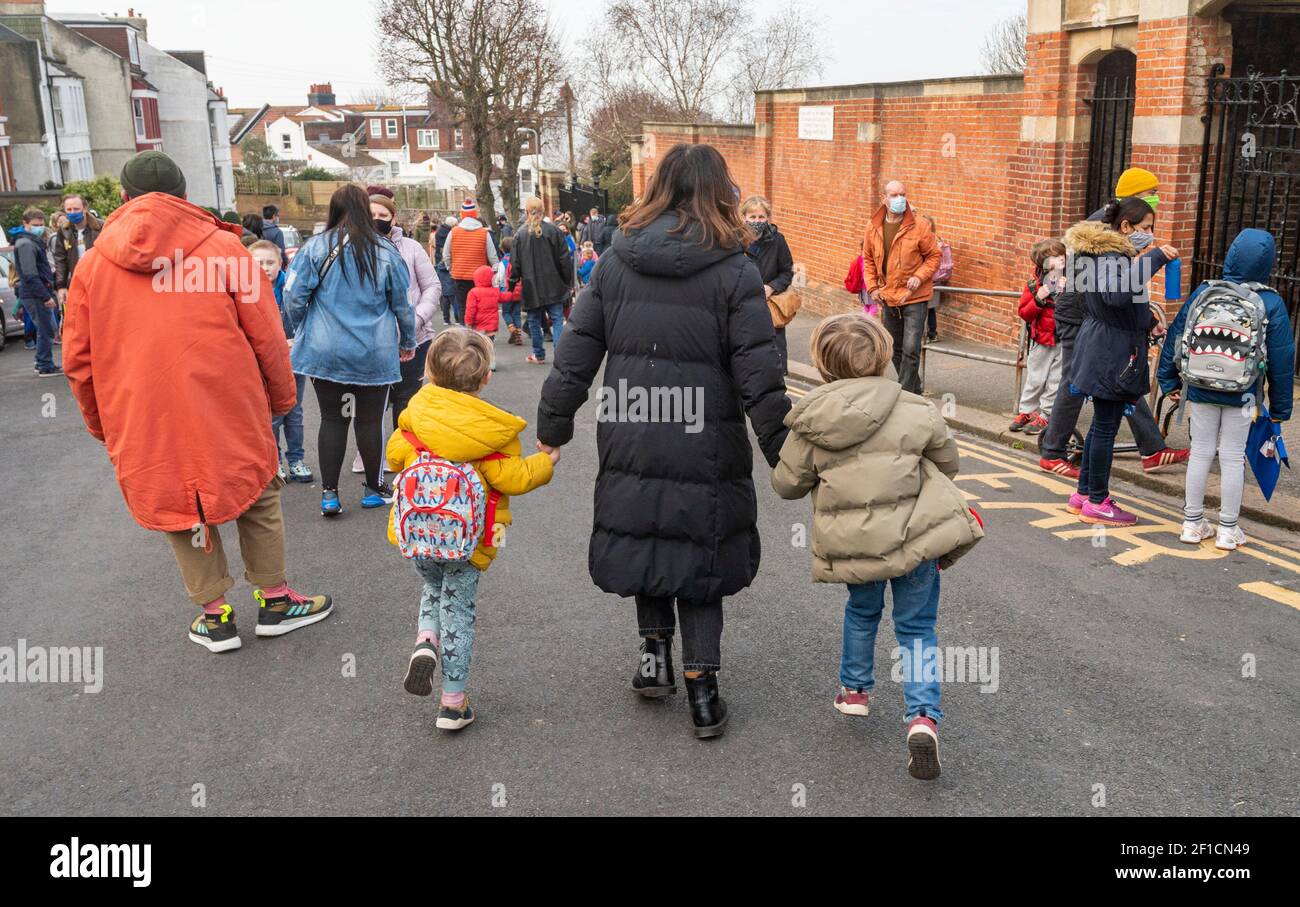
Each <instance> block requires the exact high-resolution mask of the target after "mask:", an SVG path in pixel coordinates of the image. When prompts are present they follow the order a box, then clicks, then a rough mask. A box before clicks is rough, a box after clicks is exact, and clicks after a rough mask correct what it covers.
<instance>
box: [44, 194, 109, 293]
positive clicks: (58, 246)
mask: <svg viewBox="0 0 1300 907" xmlns="http://www.w3.org/2000/svg"><path fill="white" fill-rule="evenodd" d="M103 226H104V225H103V224H102V223H100V222H99V220H97V219H96V218H94V217H92V216H91V215H90V212H86V218H85V220H83V221H82V222H81V229H82V230H84V231H85V234H84V236H83V237H82V238H83V239H84V240H85V242H86V251H87V252H89V251H90V250H91V249H92V248H94V246H95V240H96V239H98V238H99V231H100V230H101V229H102V228H103ZM52 257H53V259H54V260H53V261H52V262H51V267H52V268H53V269H54V286H55V287H57V288H59V289H63V290H66V289H67V288H68V287H69V286H71V285H72V274H73V272H74V271H76V269H77V260H78V259H79V258H80V257H81V246H80V243H79V242H78V241H77V227H75V226H73V224H72V222H71V221H69V222H68V224H67V226H65V227H64V228H63V229H62V230H60V231H58V238H57V239H56V240H55V241H54V244H53V253H52Z"/></svg>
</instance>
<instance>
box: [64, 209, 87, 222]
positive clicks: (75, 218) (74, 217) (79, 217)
mask: <svg viewBox="0 0 1300 907" xmlns="http://www.w3.org/2000/svg"><path fill="white" fill-rule="evenodd" d="M67 217H68V222H69V223H73V224H79V223H81V222H82V221H83V220H85V219H86V215H85V213H84V212H82V211H69V212H68V215H67Z"/></svg>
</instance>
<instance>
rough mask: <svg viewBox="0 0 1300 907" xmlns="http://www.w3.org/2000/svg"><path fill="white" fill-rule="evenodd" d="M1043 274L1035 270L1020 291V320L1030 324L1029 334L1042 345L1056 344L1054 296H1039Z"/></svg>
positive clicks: (1035, 341)
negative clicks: (1041, 297)
mask: <svg viewBox="0 0 1300 907" xmlns="http://www.w3.org/2000/svg"><path fill="white" fill-rule="evenodd" d="M1041 279H1042V275H1041V274H1038V273H1037V272H1035V274H1034V276H1033V277H1031V278H1029V280H1028V281H1027V282H1026V283H1025V288H1024V289H1023V290H1021V291H1020V306H1019V309H1018V311H1019V312H1020V320H1021V321H1024V322H1025V323H1026V324H1028V325H1029V336H1030V337H1032V338H1033V340H1034V343H1037V344H1039V345H1041V346H1056V314H1055V313H1056V307H1055V304H1054V300H1053V297H1052V296H1048V297H1047V298H1046V299H1039V298H1038V290H1039V289H1040V288H1041V287H1042V284H1041V283H1040V280H1041Z"/></svg>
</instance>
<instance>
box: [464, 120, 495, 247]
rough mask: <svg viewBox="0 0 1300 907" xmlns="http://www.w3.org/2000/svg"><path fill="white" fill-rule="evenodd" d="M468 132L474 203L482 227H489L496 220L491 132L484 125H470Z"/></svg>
mask: <svg viewBox="0 0 1300 907" xmlns="http://www.w3.org/2000/svg"><path fill="white" fill-rule="evenodd" d="M470 132H471V133H472V134H473V140H474V161H475V174H474V175H475V176H476V177H477V178H478V186H477V188H476V189H475V190H474V191H475V192H477V193H478V197H477V198H476V199H475V201H477V202H478V210H479V214H480V215H482V219H483V223H484V225H485V226H489V227H490V226H491V225H492V224H493V223H495V222H496V219H497V204H496V199H495V198H494V197H493V195H492V131H491V130H490V129H488V127H487V125H486V124H480V123H471V124H470Z"/></svg>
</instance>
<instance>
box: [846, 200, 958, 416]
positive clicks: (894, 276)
mask: <svg viewBox="0 0 1300 907" xmlns="http://www.w3.org/2000/svg"><path fill="white" fill-rule="evenodd" d="M880 201H881V204H880V208H879V209H877V211H876V213H875V215H874V216H873V217H872V218H871V222H870V223H868V224H867V235H866V238H865V239H864V240H863V243H862V279H863V283H864V284H865V289H866V291H867V294H868V295H869V296H870V297H871V301H872V302H875V303H879V304H880V305H881V307H882V308H881V311H880V319H881V321H882V322H884V325H885V327H886V328H887V329H888V330H889V334H890V336H891V337H893V338H894V368H895V369H896V370H897V371H898V381H899V383H900V384H902V385H903V390H905V391H911V392H912V393H914V394H919V393H921V392H922V385H921V343H922V341H923V340H924V339H925V312H926V307H927V305H928V304H929V302H930V296H931V295H933V293H934V285H933V283H932V281H933V278H934V272H935V271H937V270H938V269H939V260H940V258H941V257H942V252H941V251H940V249H939V243H938V242H937V241H936V240H935V238H934V231H933V230H931V229H930V225H929V223H927V222H926V220H925V219H924V218H922V217H919V216H917V214H916V212H915V211H914V210H913V208H912V206H911V205H910V204H909V203H908V201H907V187H906V186H904V185H903V183H902V182H901V181H899V180H890V181H889V182H888V183H886V184H885V190H884V193H883V195H882V196H881V200H880Z"/></svg>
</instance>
